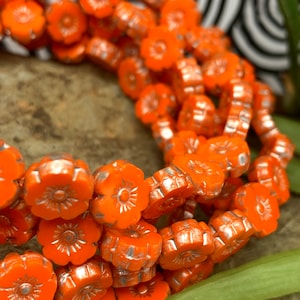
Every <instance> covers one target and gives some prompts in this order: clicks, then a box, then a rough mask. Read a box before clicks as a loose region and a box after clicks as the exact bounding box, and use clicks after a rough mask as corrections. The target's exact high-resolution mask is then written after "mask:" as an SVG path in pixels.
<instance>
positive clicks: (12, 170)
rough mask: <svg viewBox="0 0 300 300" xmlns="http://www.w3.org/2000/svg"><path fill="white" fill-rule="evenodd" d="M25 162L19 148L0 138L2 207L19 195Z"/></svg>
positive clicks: (0, 203)
mask: <svg viewBox="0 0 300 300" xmlns="http://www.w3.org/2000/svg"><path fill="white" fill-rule="evenodd" d="M24 172H25V163H24V161H23V157H22V155H21V153H20V152H19V150H18V149H17V148H15V147H13V146H10V145H8V144H7V143H6V142H5V141H4V140H1V139H0V174H1V175H0V179H1V180H0V191H1V196H0V209H3V208H5V207H8V206H9V205H10V204H12V203H13V202H14V201H15V200H16V199H17V197H18V194H19V192H20V186H19V183H18V181H19V180H20V179H21V177H22V176H23V175H24Z"/></svg>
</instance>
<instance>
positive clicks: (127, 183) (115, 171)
mask: <svg viewBox="0 0 300 300" xmlns="http://www.w3.org/2000/svg"><path fill="white" fill-rule="evenodd" d="M94 178H95V197H94V198H93V199H92V201H91V205H90V211H91V213H92V215H93V217H94V218H95V220H96V221H97V222H98V223H100V224H106V225H108V226H110V227H115V228H120V229H124V228H127V227H128V226H130V225H133V224H135V223H137V222H138V221H139V220H140V218H141V212H142V211H143V210H144V209H145V208H146V207H147V205H148V202H149V191H150V187H149V184H148V183H147V182H146V181H145V180H144V173H143V171H142V170H141V169H139V168H138V167H136V166H135V165H133V164H131V163H129V162H128V161H125V160H116V161H114V162H112V163H110V164H107V165H105V166H102V167H100V168H98V169H97V170H96V171H95V173H94Z"/></svg>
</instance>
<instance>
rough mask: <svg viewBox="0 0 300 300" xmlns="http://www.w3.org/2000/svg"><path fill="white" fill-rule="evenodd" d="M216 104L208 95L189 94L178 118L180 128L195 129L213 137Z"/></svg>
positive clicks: (199, 132)
mask: <svg viewBox="0 0 300 300" xmlns="http://www.w3.org/2000/svg"><path fill="white" fill-rule="evenodd" d="M214 115H215V105H214V104H213V102H212V100H211V99H210V98H209V97H207V96H206V95H194V94H191V95H189V96H188V97H187V98H186V99H185V100H184V102H183V104H182V107H181V110H180V112H179V116H178V120H177V128H178V130H193V131H195V133H196V134H197V135H203V136H205V137H211V136H213V135H214V134H215V132H214Z"/></svg>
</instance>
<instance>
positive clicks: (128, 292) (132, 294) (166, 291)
mask: <svg viewBox="0 0 300 300" xmlns="http://www.w3.org/2000/svg"><path fill="white" fill-rule="evenodd" d="M116 294H117V298H118V300H134V299H138V298H147V299H149V300H150V299H155V300H166V299H167V298H168V296H170V287H169V285H168V283H167V282H166V281H164V280H163V276H162V275H161V274H160V273H157V274H156V275H155V276H154V277H153V278H152V279H151V280H149V281H146V282H142V283H139V284H137V285H135V286H130V287H124V288H118V289H116Z"/></svg>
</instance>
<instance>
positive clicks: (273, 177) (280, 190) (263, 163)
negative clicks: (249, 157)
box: [248, 155, 290, 205]
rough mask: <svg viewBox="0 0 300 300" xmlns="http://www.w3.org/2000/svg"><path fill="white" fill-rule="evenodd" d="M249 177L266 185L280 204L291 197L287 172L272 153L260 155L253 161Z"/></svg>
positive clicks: (250, 179)
mask: <svg viewBox="0 0 300 300" xmlns="http://www.w3.org/2000/svg"><path fill="white" fill-rule="evenodd" d="M248 179H249V181H251V182H253V181H258V182H259V183H261V184H263V185H265V186H266V187H267V188H268V189H269V190H270V192H271V195H272V196H274V197H275V198H276V199H277V201H278V204H279V205H281V204H284V203H285V202H287V201H288V200H289V198H290V190H289V187H290V184H289V179H288V176H287V173H286V171H285V169H284V168H283V167H281V166H280V163H279V162H278V160H277V159H276V158H274V157H272V156H270V155H263V156H259V157H257V158H256V159H255V160H254V161H253V162H252V163H251V165H250V167H249V171H248Z"/></svg>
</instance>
